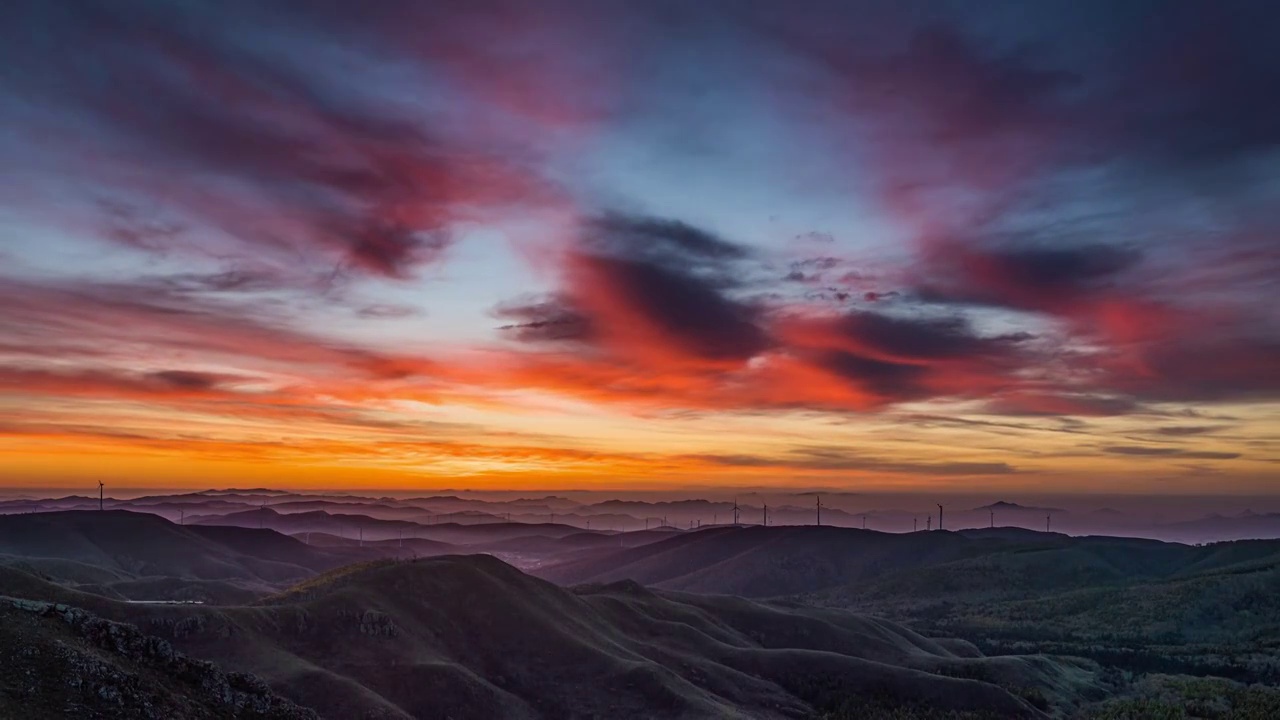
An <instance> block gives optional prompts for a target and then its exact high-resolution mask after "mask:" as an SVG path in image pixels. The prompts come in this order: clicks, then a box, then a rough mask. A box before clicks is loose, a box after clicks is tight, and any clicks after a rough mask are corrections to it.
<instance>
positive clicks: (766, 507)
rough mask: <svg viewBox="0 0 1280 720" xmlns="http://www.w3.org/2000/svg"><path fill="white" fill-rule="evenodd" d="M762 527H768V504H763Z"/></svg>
mask: <svg viewBox="0 0 1280 720" xmlns="http://www.w3.org/2000/svg"><path fill="white" fill-rule="evenodd" d="M764 526H765V527H769V503H765V504H764Z"/></svg>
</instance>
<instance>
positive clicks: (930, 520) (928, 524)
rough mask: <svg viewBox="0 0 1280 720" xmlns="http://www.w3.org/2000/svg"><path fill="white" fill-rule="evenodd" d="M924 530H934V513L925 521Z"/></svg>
mask: <svg viewBox="0 0 1280 720" xmlns="http://www.w3.org/2000/svg"><path fill="white" fill-rule="evenodd" d="M924 529H925V530H932V529H933V513H929V517H927V518H925V519H924Z"/></svg>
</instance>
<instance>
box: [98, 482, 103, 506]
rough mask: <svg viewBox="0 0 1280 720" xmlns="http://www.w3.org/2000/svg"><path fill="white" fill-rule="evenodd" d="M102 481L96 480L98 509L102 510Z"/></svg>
mask: <svg viewBox="0 0 1280 720" xmlns="http://www.w3.org/2000/svg"><path fill="white" fill-rule="evenodd" d="M102 487H103V486H102V481H101V480H99V481H98V510H99V511H101V510H102Z"/></svg>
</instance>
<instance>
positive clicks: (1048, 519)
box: [1044, 513, 1053, 532]
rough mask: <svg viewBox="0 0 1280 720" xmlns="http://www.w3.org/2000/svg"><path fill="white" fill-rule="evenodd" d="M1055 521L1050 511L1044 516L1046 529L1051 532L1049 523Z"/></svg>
mask: <svg viewBox="0 0 1280 720" xmlns="http://www.w3.org/2000/svg"><path fill="white" fill-rule="evenodd" d="M1052 521H1053V514H1052V513H1049V514H1047V515H1045V516H1044V531H1045V532H1049V524H1050V523H1051V522H1052Z"/></svg>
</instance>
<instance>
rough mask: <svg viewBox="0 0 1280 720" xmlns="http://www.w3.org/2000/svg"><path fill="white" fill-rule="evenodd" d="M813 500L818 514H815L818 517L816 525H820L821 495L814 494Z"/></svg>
mask: <svg viewBox="0 0 1280 720" xmlns="http://www.w3.org/2000/svg"><path fill="white" fill-rule="evenodd" d="M814 500H815V502H814V507H815V508H816V509H817V511H818V515H817V518H818V525H819V526H821V525H822V496H821V495H817V496H815V497H814Z"/></svg>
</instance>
